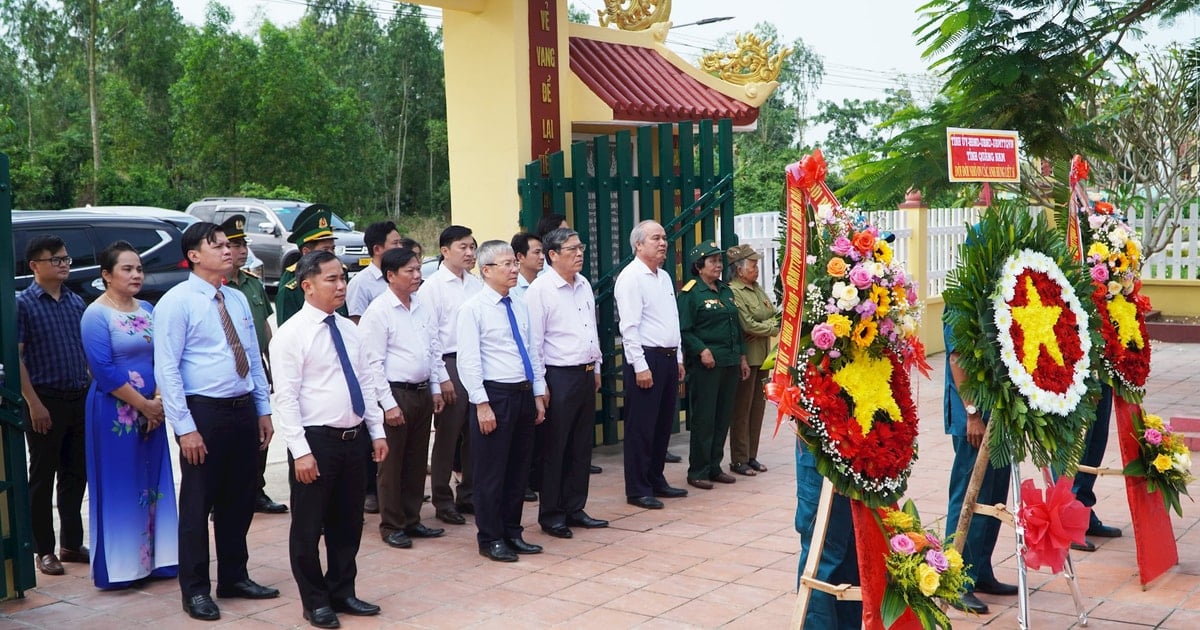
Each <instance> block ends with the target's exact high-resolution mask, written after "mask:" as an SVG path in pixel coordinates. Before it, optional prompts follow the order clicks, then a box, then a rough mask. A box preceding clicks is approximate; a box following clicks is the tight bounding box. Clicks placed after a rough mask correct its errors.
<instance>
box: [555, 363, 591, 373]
mask: <svg viewBox="0 0 1200 630" xmlns="http://www.w3.org/2000/svg"><path fill="white" fill-rule="evenodd" d="M546 368H547V369H555V370H570V371H571V372H581V371H582V372H595V371H596V364H595V363H584V364H583V365H547V366H546Z"/></svg>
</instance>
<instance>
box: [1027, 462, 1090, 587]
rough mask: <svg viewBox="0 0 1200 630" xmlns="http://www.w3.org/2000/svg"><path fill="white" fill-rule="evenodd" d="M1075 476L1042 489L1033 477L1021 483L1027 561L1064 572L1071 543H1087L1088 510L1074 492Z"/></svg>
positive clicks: (1035, 567) (1056, 571) (1065, 477)
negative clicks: (1072, 489) (1039, 488)
mask: <svg viewBox="0 0 1200 630" xmlns="http://www.w3.org/2000/svg"><path fill="white" fill-rule="evenodd" d="M1072 481H1073V478H1072V477H1067V476H1063V477H1059V478H1058V482H1057V483H1055V484H1054V485H1053V486H1050V487H1048V488H1046V494H1045V497H1044V498H1043V496H1042V491H1041V490H1038V489H1037V487H1036V486H1034V485H1033V480H1032V479H1026V480H1025V481H1022V482H1021V511H1020V518H1021V523H1022V524H1023V525H1024V526H1025V553H1024V557H1025V564H1027V565H1029V567H1030V568H1033V569H1039V568H1041V567H1042V566H1043V565H1044V566H1047V567H1049V568H1050V570H1051V571H1053V572H1055V573H1058V572H1060V571H1062V568H1063V563H1064V562H1066V560H1067V549H1068V548H1070V546H1071V542H1072V541H1074V542H1077V543H1080V544H1083V543H1085V542H1087V538H1086V537H1085V536H1084V534H1085V533H1086V532H1087V528H1088V516H1089V510H1088V508H1086V507H1084V506H1083V504H1082V503H1080V502H1079V500H1078V499H1076V498H1075V493H1073V492H1072V491H1071V484H1072Z"/></svg>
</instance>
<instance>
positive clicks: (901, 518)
mask: <svg viewBox="0 0 1200 630" xmlns="http://www.w3.org/2000/svg"><path fill="white" fill-rule="evenodd" d="M883 524H884V525H887V526H888V527H890V528H891V529H901V530H905V531H907V530H910V529H912V528H913V526H914V525H916V523H915V522H914V521H913V517H912V515H911V514H909V513H908V512H905V511H903V510H888V513H887V516H885V517H883Z"/></svg>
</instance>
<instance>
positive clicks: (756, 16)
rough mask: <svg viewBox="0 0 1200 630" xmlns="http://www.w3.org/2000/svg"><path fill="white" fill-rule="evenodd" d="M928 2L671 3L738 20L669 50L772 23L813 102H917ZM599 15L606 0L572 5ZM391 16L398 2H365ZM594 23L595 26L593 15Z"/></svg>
mask: <svg viewBox="0 0 1200 630" xmlns="http://www.w3.org/2000/svg"><path fill="white" fill-rule="evenodd" d="M926 1H927V0H840V1H829V0H821V1H814V0H786V1H784V0H741V1H740V2H731V1H730V0H674V2H672V9H671V21H672V22H674V23H675V24H677V25H682V24H687V23H690V22H694V21H697V20H701V19H704V18H709V17H725V16H730V17H733V19H732V20H729V21H725V22H719V23H715V24H705V25H695V26H683V27H677V30H676V31H675V32H673V33H672V34H671V36H670V37H669V38H668V40H667V43H668V45H669V46H670V47H671V48H672V49H673V50H675V51H676V52H677V53H678V54H680V55H681V56H683V57H685V58H687V59H694V58H696V57H697V56H699V55H700V54H702V53H703V49H713V48H714V47H715V46H716V43H717V40H719V39H720V38H721V37H722V36H723V35H726V34H727V33H731V32H739V33H740V32H744V31H749V30H751V29H753V28H754V25H755V24H756V23H758V22H771V23H772V24H774V25H775V27H776V28H777V29H778V31H779V33H780V38H781V39H782V40H784V41H785V42H786V43H790V42H792V41H794V40H795V39H797V38H799V39H801V40H803V41H804V43H805V44H806V45H808V47H809V48H811V49H813V50H814V51H816V52H817V54H819V55H820V56H821V58H822V60H823V62H824V65H825V77H824V81H823V83H822V85H821V86H820V88H818V90H817V92H816V95H815V100H817V101H819V100H830V101H834V102H841V101H842V100H843V99H862V100H867V99H878V98H883V97H884V96H885V94H884V90H885V89H888V88H903V87H908V88H911V89H912V90H913V91H914V93H915V94H916V96H917V97H918V98H921V96H922V95H923V94H922V93H923V92H930V91H932V90H936V87H937V85H938V81H937V80H936V79H935V78H933V77H932V76H930V75H928V74H927V73H926V66H927V65H928V64H927V63H926V62H925V61H923V60H922V59H921V50H920V47H919V46H918V45H917V42H916V37H914V36H913V34H912V33H913V31H914V30H916V28H917V26H918V25H919V24H920V23H921V18H920V16H918V15H917V13H916V10H917V8H918V7H920V6H921V5H923V4H925V2H926ZM570 2H572V3H573V4H574V5H575V6H576V7H578V8H582V9H586V10H588V11H589V13H592V14H593V15H595V13H596V10H597V9H600V8H602V7H603V6H604V1H603V0H570ZM222 3H223V4H225V5H226V6H228V7H230V8H232V9H233V13H234V19H235V26H236V27H237V28H238V29H239V30H242V31H243V32H253V31H255V30H256V28H257V25H258V24H260V23H261V22H262V20H263V19H269V20H271V21H272V22H273V23H275V24H277V25H288V24H293V23H295V22H296V21H297V20H298V19H299V18H300V16H301V15H303V13H304V9H305V0H222ZM207 4H208V0H175V5H176V6H177V7H178V9H179V11H180V14H181V15H182V16H183V18H184V20H185V21H187V22H190V23H193V24H197V25H198V24H202V23H203V21H204V8H205V6H206V5H207ZM367 4H368V5H370V6H372V7H373V8H374V10H375V12H376V13H377V14H379V15H381V16H384V17H386V16H387V15H389V13H390V12H391V11H394V9H393V8H392V7H393V6H394V4H393V3H391V2H388V1H387V0H367ZM424 11H425V13H426V15H427V16H428V19H429V22H430V23H431V24H435V25H436V24H440V14H441V11H440V9H437V8H432V7H426V8H425V9H424ZM592 23H593V24H595V23H596V19H595V18H594V17H593V20H592ZM1149 30H1150V31H1151V32H1150V33H1149V35H1148V37H1147V39H1146V41H1148V42H1151V43H1153V44H1155V45H1162V44H1166V43H1168V42H1170V41H1190V40H1192V39H1195V38H1197V37H1200V16H1195V17H1191V16H1189V17H1186V18H1184V19H1183V20H1181V21H1180V22H1179V23H1177V24H1176V25H1174V27H1173V28H1169V29H1163V28H1159V27H1157V26H1153V27H1151V29H1149Z"/></svg>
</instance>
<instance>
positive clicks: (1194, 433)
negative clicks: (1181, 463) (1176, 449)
mask: <svg viewBox="0 0 1200 630" xmlns="http://www.w3.org/2000/svg"><path fill="white" fill-rule="evenodd" d="M1169 424H1170V425H1171V430H1172V431H1174V432H1176V433H1178V434H1179V435H1181V436H1183V443H1184V444H1187V447H1188V450H1190V451H1200V418H1191V417H1188V416H1171V421H1170V422H1169Z"/></svg>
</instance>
